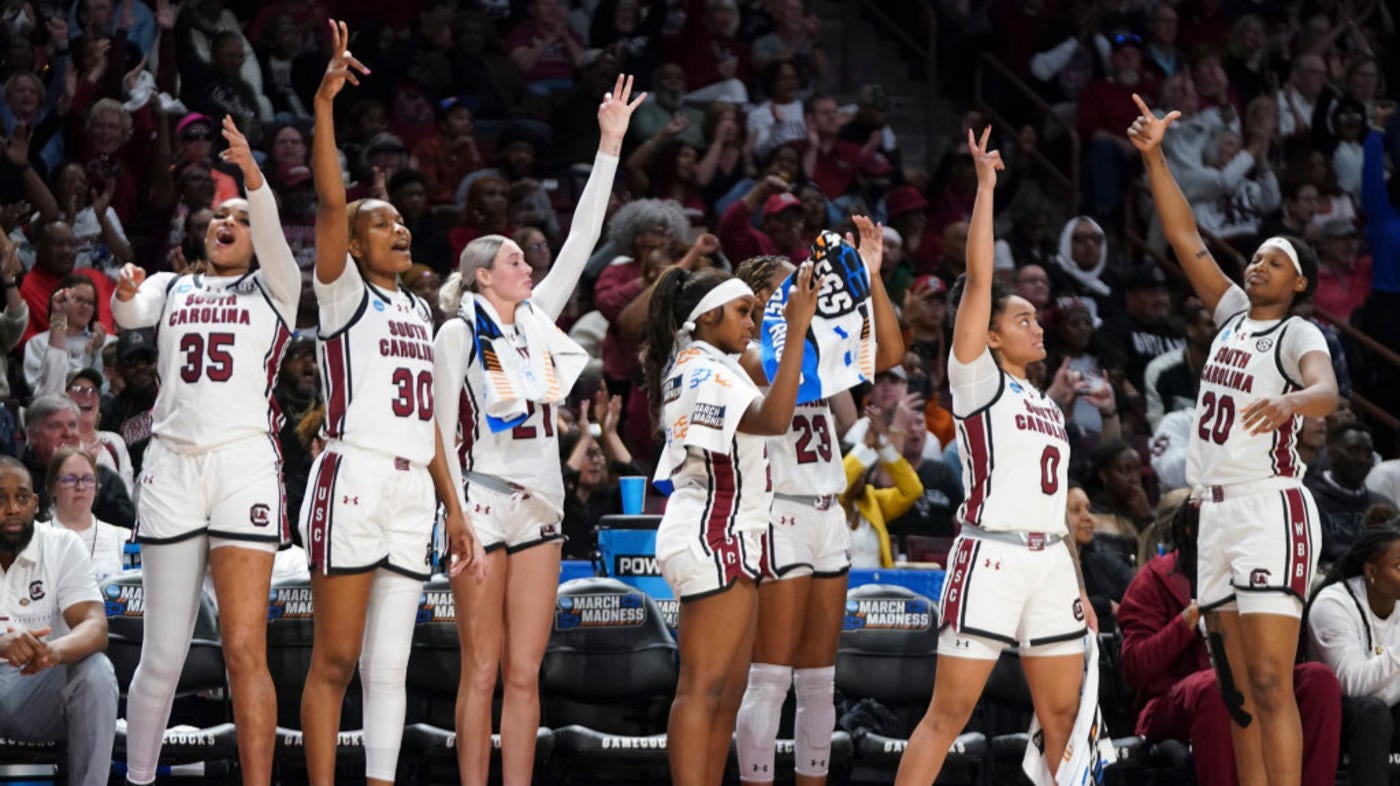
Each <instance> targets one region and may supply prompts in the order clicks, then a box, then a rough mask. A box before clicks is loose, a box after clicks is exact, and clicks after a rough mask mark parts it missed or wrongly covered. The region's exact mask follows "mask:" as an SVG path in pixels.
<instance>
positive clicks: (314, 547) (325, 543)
mask: <svg viewBox="0 0 1400 786" xmlns="http://www.w3.org/2000/svg"><path fill="white" fill-rule="evenodd" d="M323 455H324V456H325V458H323V459H322V460H321V466H320V467H319V468H318V469H317V471H316V480H315V482H314V483H313V484H312V486H311V493H312V495H313V496H312V498H311V522H310V524H309V526H308V527H307V529H308V530H309V531H308V533H307V535H308V536H309V537H310V539H311V542H310V543H308V544H306V547H307V548H308V549H310V550H311V564H312V565H314V566H315V567H317V568H319V569H320V570H321V572H322V573H325V572H327V571H328V570H329V569H330V556H331V520H332V519H333V518H334V515H335V479H336V475H338V474H339V473H340V454H339V453H336V452H334V451H327V452H326V453H325V454H323Z"/></svg>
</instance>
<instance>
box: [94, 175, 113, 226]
mask: <svg viewBox="0 0 1400 786" xmlns="http://www.w3.org/2000/svg"><path fill="white" fill-rule="evenodd" d="M116 193H117V181H116V179H114V178H110V177H109V178H104V179H103V181H102V188H100V189H97V188H94V189H93V190H92V195H91V198H92V212H93V215H95V216H97V218H98V220H101V219H102V217H103V216H105V215H107V208H108V207H110V206H111V204H112V197H113V196H114V195H115V194H116Z"/></svg>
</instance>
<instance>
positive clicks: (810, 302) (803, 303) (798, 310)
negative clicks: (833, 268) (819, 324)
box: [783, 259, 822, 335]
mask: <svg viewBox="0 0 1400 786" xmlns="http://www.w3.org/2000/svg"><path fill="white" fill-rule="evenodd" d="M821 288H822V282H821V279H820V278H819V277H818V276H817V273H816V268H815V267H814V266H813V265H812V261H811V260H810V259H809V260H807V261H806V262H803V263H802V264H801V266H799V267H798V268H797V280H796V281H795V282H794V283H793V285H792V288H791V289H790V290H788V302H787V305H785V306H783V318H784V319H786V320H787V323H788V330H789V331H793V330H796V331H797V335H801V334H802V333H805V332H806V330H807V326H808V325H811V324H812V317H813V316H814V315H815V314H816V313H817V292H819V291H820V290H821ZM794 326H796V327H794ZM799 327H800V328H801V329H800V330H797V328H799Z"/></svg>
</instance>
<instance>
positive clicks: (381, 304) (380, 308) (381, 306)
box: [372, 299, 385, 311]
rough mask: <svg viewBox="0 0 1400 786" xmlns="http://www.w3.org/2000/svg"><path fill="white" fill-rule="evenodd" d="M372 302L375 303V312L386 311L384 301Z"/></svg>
mask: <svg viewBox="0 0 1400 786" xmlns="http://www.w3.org/2000/svg"><path fill="white" fill-rule="evenodd" d="M372 302H373V303H374V310H375V311H383V310H384V308H385V306H384V301H382V300H378V299H376V300H374V301H372Z"/></svg>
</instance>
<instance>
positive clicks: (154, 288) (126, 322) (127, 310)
mask: <svg viewBox="0 0 1400 786" xmlns="http://www.w3.org/2000/svg"><path fill="white" fill-rule="evenodd" d="M173 280H175V274H174V273H156V274H155V275H152V276H147V277H146V280H145V281H142V282H141V286H140V287H137V289H136V294H135V295H134V296H132V298H131V299H130V300H128V301H126V302H122V300H121V299H120V298H118V297H117V293H116V292H113V293H112V319H113V320H114V321H115V322H116V323H117V327H119V328H121V329H123V330H139V329H140V328H148V327H150V326H152V325H154V324H155V323H157V322H159V321H160V312H161V310H162V309H164V308H165V295H166V293H167V292H168V291H169V290H170V282H171V281H173Z"/></svg>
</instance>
